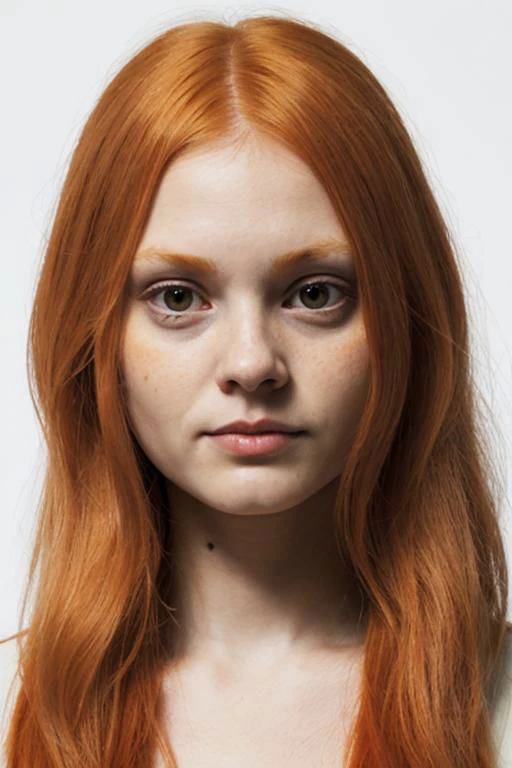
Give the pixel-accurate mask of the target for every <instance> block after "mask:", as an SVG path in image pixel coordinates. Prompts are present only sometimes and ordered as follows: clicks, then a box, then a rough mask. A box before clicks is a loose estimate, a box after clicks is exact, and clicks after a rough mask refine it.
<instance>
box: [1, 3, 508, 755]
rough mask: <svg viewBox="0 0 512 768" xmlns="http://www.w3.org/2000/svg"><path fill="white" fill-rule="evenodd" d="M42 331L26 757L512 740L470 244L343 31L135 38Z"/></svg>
mask: <svg viewBox="0 0 512 768" xmlns="http://www.w3.org/2000/svg"><path fill="white" fill-rule="evenodd" d="M30 353H31V364H32V371H33V386H34V389H35V397H34V403H35V404H36V407H37V408H38V413H39V415H40V421H41V425H42V428H43V430H44V435H45V439H46V442H47V446H48V472H47V477H46V483H45V486H44V493H43V497H42V500H41V507H40V516H39V528H38V534H37V541H36V545H35V551H34V554H33V559H32V566H31V572H30V579H31V580H32V581H34V574H35V570H36V567H39V568H40V578H39V582H38V586H37V593H36V596H35V601H34V609H33V613H32V615H31V621H30V626H29V628H28V629H25V630H24V631H22V632H20V633H19V638H18V639H19V647H18V646H17V647H16V653H17V652H18V651H19V653H20V657H19V673H20V674H19V676H17V679H18V683H17V685H18V687H17V692H16V698H15V701H13V703H12V712H10V716H9V718H8V726H9V728H8V732H7V735H6V747H5V755H6V764H7V766H8V768H11V767H14V766H23V767H24V766H30V768H36V767H37V766H41V767H42V766H47V765H52V766H59V768H60V767H61V766H78V765H80V766H86V767H87V768H89V766H90V767H91V768H92V767H93V766H94V767H95V768H99V767H100V766H101V767H103V766H113V767H116V768H126V766H147V765H151V764H154V765H178V766H179V768H188V767H189V766H194V768H197V766H199V765H219V766H232V765H237V766H240V765H243V766H256V765H258V766H262V765H265V766H266V765H268V766H272V767H273V768H274V767H276V768H282V767H283V766H294V768H297V767H300V766H303V765H304V766H306V765H307V766H313V765H314V766H340V765H346V766H349V767H350V768H363V766H364V768H377V767H378V768H388V767H389V768H391V767H393V768H396V767H397V766H418V768H419V767H420V766H421V768H424V767H425V766H432V768H434V767H435V768H439V766H461V767H462V766H467V767H468V768H470V767H471V768H474V767H475V766H479V767H480V766H481V767H482V768H484V767H485V768H491V766H496V765H500V766H505V765H506V764H507V763H506V760H507V759H508V760H512V744H511V742H510V731H509V730H508V727H509V724H510V722H512V721H511V720H510V715H509V709H508V708H509V707H510V701H511V696H512V641H511V635H510V625H509V624H508V623H507V621H506V610H507V567H506V561H505V553H504V548H503V542H502V538H501V535H500V529H499V525H498V520H497V503H496V498H495V493H494V486H493V484H492V481H493V480H495V474H494V468H493V466H492V462H491V461H490V460H488V459H486V453H485V447H484V446H485V442H484V435H483V433H481V431H480V429H479V424H478V418H477V417H478V412H477V403H476V398H475V388H474V384H473V380H472V377H471V367H470V356H469V349H468V327H467V318H466V310H465V302H464V295H463V291H462V286H461V280H460V275H459V271H458V268H457V263H456V255H455V252H454V249H453V246H452V244H451V242H450V239H449V233H448V232H447V229H446V227H445V224H444V222H443V219H442V216H441V214H440V211H439V209H438V207H437V205H436V202H435V200H434V197H433V195H432V192H431V190H430V188H429V185H428V182H427V180H426V178H425V175H424V171H423V170H422V167H421V164H420V161H419V159H418V156H417V154H416V152H415V150H414V147H413V145H412V142H411V140H410V138H409V136H408V135H407V133H406V130H405V128H404V126H403V124H402V121H401V119H400V117H399V115H398V113H397V111H396V110H395V108H394V107H393V105H392V103H391V102H390V100H389V98H388V96H387V95H386V93H385V91H384V90H383V88H382V86H381V85H380V84H379V83H378V82H377V80H376V79H375V77H374V76H373V75H372V74H371V72H370V71H369V70H368V69H367V67H366V66H365V65H364V64H363V63H362V62H361V61H360V60H359V59H358V58H357V57H356V56H355V55H354V54H352V53H351V52H350V51H349V50H347V48H345V47H344V46H343V45H342V44H341V43H340V42H339V41H337V40H335V39H333V38H332V37H330V36H329V35H327V34H325V33H324V32H322V30H320V29H319V28H318V27H316V26H314V25H312V24H310V23H309V24H306V23H305V22H301V21H298V20H293V19H284V18H273V17H263V18H262V17H260V18H252V19H245V20H242V21H239V22H238V23H237V24H236V25H235V26H233V27H232V26H228V25H225V24H221V23H214V22H205V21H202V22H194V23H186V24H182V25H180V26H177V27H175V28H173V29H169V30H168V31H166V32H165V33H163V34H161V35H160V36H159V37H158V38H157V39H155V40H154V41H153V42H151V43H150V44H149V45H147V46H146V47H145V48H144V49H143V50H141V51H140V52H138V54H137V55H135V56H134V57H133V58H132V60H131V61H129V62H128V63H127V64H126V65H125V66H124V67H123V69H122V70H121V71H120V72H119V74H118V75H117V76H116V77H115V78H114V79H113V81H112V82H111V83H110V84H109V86H108V87H107V88H106V90H105V92H104V94H103V95H102V96H101V98H100V100H99V102H98V104H97V106H96V108H95V109H94V111H93V113H92V115H91V116H90V118H89V120H88V121H87V124H86V126H85V128H84V130H83V133H82V135H81V138H80V141H79V143H78V146H77V148H76V150H75V153H74V156H73V158H72V162H71V166H70V169H69V172H68V175H67V179H66V182H65V184H64V188H63V191H62V196H61V199H60V205H59V208H58V211H57V215H56V219H55V221H54V224H53V229H52V233H51V238H50V242H49V244H48V249H47V252H46V256H45V261H44V265H43V268H42V272H41V275H40V278H39V283H38V288H37V295H36V298H35V304H34V308H33V315H32V322H31V332H30ZM36 400H37V402H36ZM233 422H237V423H233ZM239 422H242V423H241V424H240V423H239ZM256 432H263V433H264V434H263V435H260V436H255V435H254V433H256ZM214 433H215V434H214ZM248 433H249V434H250V435H252V436H249V434H248ZM25 605H26V601H25V603H24V610H25ZM13 642H14V641H13V640H11V641H10V644H9V643H6V644H5V650H4V653H5V662H4V668H6V669H11V670H14V666H15V663H16V661H17V659H16V653H15V651H14V650H13ZM7 646H9V650H7ZM9 659H10V662H9ZM8 664H10V665H11V666H10V667H8ZM507 718H509V719H508V721H507Z"/></svg>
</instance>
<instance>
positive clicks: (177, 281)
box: [142, 274, 355, 298]
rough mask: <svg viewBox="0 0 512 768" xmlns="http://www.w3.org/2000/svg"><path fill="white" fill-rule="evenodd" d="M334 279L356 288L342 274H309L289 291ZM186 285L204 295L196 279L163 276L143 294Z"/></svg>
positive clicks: (299, 279) (146, 294)
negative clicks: (167, 287) (195, 281)
mask: <svg viewBox="0 0 512 768" xmlns="http://www.w3.org/2000/svg"><path fill="white" fill-rule="evenodd" d="M331 279H333V280H334V281H335V282H334V283H333V284H334V285H339V286H340V287H342V288H346V289H347V290H351V289H352V290H355V283H354V281H349V280H347V279H346V278H343V277H341V276H340V275H326V274H324V275H309V276H304V277H301V278H297V280H295V281H294V282H293V283H292V284H291V286H290V287H289V288H288V290H287V293H289V292H294V291H295V290H297V289H298V287H300V286H302V285H303V284H306V285H307V284H308V283H315V282H318V283H329V282H330V280H331ZM169 285H170V286H173V285H177V286H184V287H185V288H190V290H193V291H195V292H196V293H198V294H199V295H201V296H202V295H203V293H204V291H203V289H202V288H200V287H199V286H198V285H197V283H194V281H191V280H189V279H187V278H178V277H174V278H166V279H164V278H162V280H157V281H156V282H154V283H152V284H151V285H149V286H148V287H147V288H146V289H145V290H144V291H143V294H142V298H144V297H145V296H148V295H151V294H154V293H155V292H158V291H159V290H163V289H164V288H165V287H166V286H169Z"/></svg>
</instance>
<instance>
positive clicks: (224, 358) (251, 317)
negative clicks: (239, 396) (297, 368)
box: [217, 307, 289, 392]
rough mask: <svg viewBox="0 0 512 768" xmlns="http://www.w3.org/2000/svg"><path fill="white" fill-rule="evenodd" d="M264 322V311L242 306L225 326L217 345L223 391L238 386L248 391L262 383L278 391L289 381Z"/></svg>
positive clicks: (218, 373)
mask: <svg viewBox="0 0 512 768" xmlns="http://www.w3.org/2000/svg"><path fill="white" fill-rule="evenodd" d="M278 347H279V343H278V342H277V340H276V339H275V336H274V335H273V334H272V332H271V329H270V327H269V323H268V322H266V321H265V317H264V310H261V309H257V308H254V309H247V307H244V308H243V310H242V311H240V312H238V313H237V315H236V317H232V318H231V319H230V321H229V323H228V325H227V326H226V332H225V337H224V338H223V339H222V340H221V342H220V354H219V361H218V368H217V383H218V386H219V387H220V389H221V390H222V391H223V392H230V391H231V390H232V388H233V387H234V386H236V385H239V386H240V387H241V388H242V389H245V390H247V391H248V392H254V391H256V390H257V389H258V388H259V387H260V386H261V385H262V384H267V385H268V386H269V387H270V388H271V389H280V388H281V387H282V386H283V385H284V384H285V383H286V382H287V380H288V375H289V374H288V368H287V366H286V363H285V361H284V359H283V356H282V354H281V351H280V350H279V348H278Z"/></svg>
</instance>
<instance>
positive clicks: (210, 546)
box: [208, 541, 215, 549]
mask: <svg viewBox="0 0 512 768" xmlns="http://www.w3.org/2000/svg"><path fill="white" fill-rule="evenodd" d="M214 546H215V545H214V544H212V542H211V541H209V542H208V549H213V548H214Z"/></svg>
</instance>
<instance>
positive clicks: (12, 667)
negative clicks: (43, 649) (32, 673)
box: [0, 637, 19, 766]
mask: <svg viewBox="0 0 512 768" xmlns="http://www.w3.org/2000/svg"><path fill="white" fill-rule="evenodd" d="M18 686H19V680H18V641H17V639H16V637H13V638H11V639H9V640H0V766H1V765H2V762H1V760H2V759H3V748H4V741H5V737H6V735H7V728H8V725H9V720H10V715H11V711H12V708H13V706H14V702H15V699H16V694H17V691H18Z"/></svg>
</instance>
